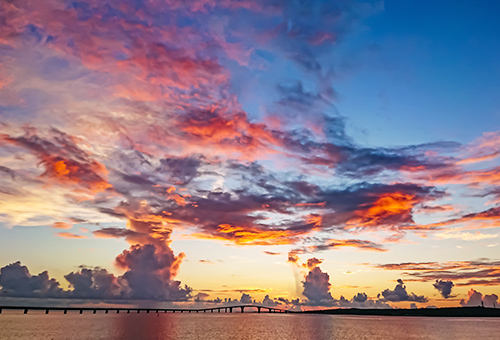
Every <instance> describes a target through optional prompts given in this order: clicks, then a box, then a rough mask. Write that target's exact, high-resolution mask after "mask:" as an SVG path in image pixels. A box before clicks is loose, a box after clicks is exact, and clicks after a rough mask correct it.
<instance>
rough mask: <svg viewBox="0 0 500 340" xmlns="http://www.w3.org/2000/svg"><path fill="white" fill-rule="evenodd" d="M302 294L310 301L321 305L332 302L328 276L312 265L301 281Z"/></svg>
mask: <svg viewBox="0 0 500 340" xmlns="http://www.w3.org/2000/svg"><path fill="white" fill-rule="evenodd" d="M302 285H303V287H304V291H303V292H302V295H304V296H305V297H306V298H307V299H308V300H309V301H310V302H311V303H313V304H318V305H323V304H328V303H330V302H333V297H332V295H331V294H330V286H331V284H330V276H329V275H328V274H327V273H325V272H323V271H322V270H321V269H320V268H319V267H314V268H313V269H312V270H311V271H309V273H308V274H307V276H306V277H305V280H304V281H302Z"/></svg>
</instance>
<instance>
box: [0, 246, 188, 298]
mask: <svg viewBox="0 0 500 340" xmlns="http://www.w3.org/2000/svg"><path fill="white" fill-rule="evenodd" d="M154 251H155V249H154V246H152V245H147V246H143V247H140V246H136V247H132V249H131V251H127V250H125V251H124V252H123V253H122V254H121V255H119V256H118V258H117V262H118V261H119V264H120V266H122V268H126V269H127V270H126V272H125V273H124V274H123V275H121V276H115V275H114V274H112V273H110V272H108V271H107V270H106V269H104V268H99V267H96V268H86V267H82V268H81V269H80V270H79V271H77V272H71V273H69V274H67V275H65V276H64V278H65V279H66V281H67V282H68V283H69V286H70V289H69V290H63V289H62V288H60V287H59V286H60V284H59V282H57V281H56V280H55V279H50V278H49V274H48V272H47V271H44V272H42V273H40V274H38V275H31V274H30V273H29V270H28V268H27V267H26V266H23V265H21V263H20V262H15V263H12V264H9V265H7V266H5V267H2V268H1V269H0V287H1V295H2V296H8V297H37V298H65V299H92V300H103V299H104V300H156V301H186V300H188V299H189V298H190V297H191V291H192V289H191V288H190V287H188V286H184V287H181V284H180V282H179V281H175V280H173V277H174V276H175V274H176V270H177V269H178V263H172V262H171V260H172V259H171V258H167V256H165V255H166V254H156V253H154ZM175 261H180V260H179V258H178V257H174V262H175Z"/></svg>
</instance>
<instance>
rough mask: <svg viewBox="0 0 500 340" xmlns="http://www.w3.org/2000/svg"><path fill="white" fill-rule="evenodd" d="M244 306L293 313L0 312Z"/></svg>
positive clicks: (43, 308) (92, 308)
mask: <svg viewBox="0 0 500 340" xmlns="http://www.w3.org/2000/svg"><path fill="white" fill-rule="evenodd" d="M245 308H246V309H247V310H250V309H254V310H255V309H256V310H257V313H261V311H262V312H263V313H285V314H287V313H294V312H293V311H290V310H286V309H280V308H275V307H269V306H259V305H233V306H222V307H210V308H198V309H193V308H135V307H134V308H128V307H127V308H116V307H37V306H31V307H26V306H0V314H2V310H22V311H24V314H28V311H30V310H31V311H45V314H49V312H50V311H62V312H63V313H64V314H67V313H68V311H77V312H79V313H80V314H83V312H92V314H96V313H97V312H98V311H99V312H104V314H108V313H109V312H114V313H116V314H120V312H121V313H126V314H130V313H141V312H143V313H156V314H158V313H232V312H233V309H234V310H235V312H237V311H239V312H240V313H244V312H245Z"/></svg>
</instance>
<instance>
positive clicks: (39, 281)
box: [0, 261, 64, 298]
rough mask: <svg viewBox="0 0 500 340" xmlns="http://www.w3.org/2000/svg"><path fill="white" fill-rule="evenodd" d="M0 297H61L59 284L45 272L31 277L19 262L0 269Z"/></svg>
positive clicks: (62, 292)
mask: <svg viewBox="0 0 500 340" xmlns="http://www.w3.org/2000/svg"><path fill="white" fill-rule="evenodd" d="M0 286H1V288H2V289H1V296H13V297H54V298H57V297H63V296H64V291H63V290H62V289H61V288H60V287H59V282H57V281H56V280H54V279H51V278H49V274H48V272H47V271H44V272H42V273H40V274H38V275H31V274H30V272H29V270H28V268H27V267H26V266H23V265H21V262H19V261H18V262H15V263H12V264H9V265H7V266H5V267H2V268H1V269H0Z"/></svg>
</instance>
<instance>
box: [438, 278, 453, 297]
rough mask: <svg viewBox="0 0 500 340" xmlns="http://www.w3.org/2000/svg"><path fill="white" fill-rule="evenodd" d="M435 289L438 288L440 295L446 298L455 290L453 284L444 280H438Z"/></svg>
mask: <svg viewBox="0 0 500 340" xmlns="http://www.w3.org/2000/svg"><path fill="white" fill-rule="evenodd" d="M433 286H434V288H436V289H437V290H438V291H439V293H440V294H441V295H442V296H443V297H444V298H445V299H447V298H449V297H450V294H451V289H452V288H453V286H454V285H453V282H451V281H444V280H436V282H435V283H434V284H433Z"/></svg>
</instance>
